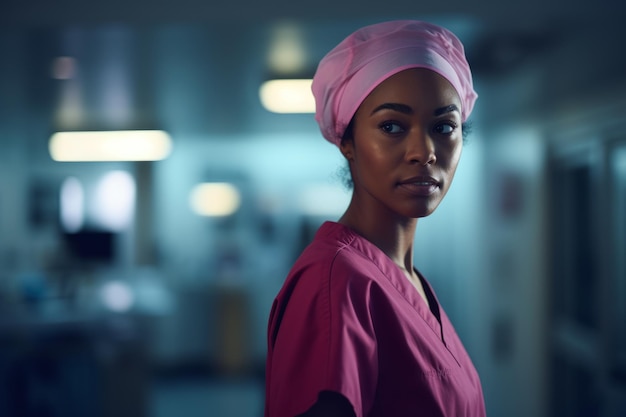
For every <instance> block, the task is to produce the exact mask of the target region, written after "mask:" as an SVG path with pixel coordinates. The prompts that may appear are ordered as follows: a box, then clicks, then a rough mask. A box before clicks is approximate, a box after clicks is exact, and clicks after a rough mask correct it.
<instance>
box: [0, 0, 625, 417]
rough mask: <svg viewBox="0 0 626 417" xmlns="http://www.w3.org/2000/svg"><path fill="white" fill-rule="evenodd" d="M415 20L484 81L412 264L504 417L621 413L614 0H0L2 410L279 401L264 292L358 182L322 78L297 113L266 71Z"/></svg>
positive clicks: (249, 414)
mask: <svg viewBox="0 0 626 417" xmlns="http://www.w3.org/2000/svg"><path fill="white" fill-rule="evenodd" d="M383 9H384V10H383ZM403 18H414V19H425V20H430V21H433V22H434V23H438V24H441V25H444V26H446V27H448V28H449V29H451V30H452V31H453V32H455V33H456V34H457V35H458V36H459V37H460V38H461V40H462V41H463V42H464V44H465V45H466V52H467V55H468V59H469V62H470V64H471V66H472V68H473V71H474V78H475V84H476V90H477V91H478V93H479V99H478V102H477V106H476V109H475V111H474V113H473V115H472V123H473V131H472V133H471V135H470V136H469V141H468V144H467V145H466V146H465V148H464V153H463V157H462V160H461V163H460V165H459V168H458V170H457V175H456V178H455V181H454V184H453V185H452V188H451V189H450V192H449V193H448V196H447V197H446V200H444V202H443V203H442V205H441V206H440V207H439V208H438V210H437V211H436V212H435V214H433V215H432V216H431V217H429V218H426V219H422V220H420V223H419V226H418V229H417V234H416V242H415V261H416V265H417V266H418V267H419V268H420V270H421V271H422V272H423V273H424V274H425V275H426V276H428V277H429V279H430V281H431V282H432V284H433V286H434V287H435V289H436V291H437V293H438V294H439V296H440V301H441V302H442V303H443V304H444V305H445V306H446V311H447V312H448V314H449V315H450V317H451V319H452V321H453V322H454V323H455V326H456V328H457V331H458V333H459V335H460V336H461V338H462V339H463V340H464V343H465V345H466V347H467V350H468V352H469V353H470V355H471V356H472V358H473V360H474V363H475V364H476V367H477V368H478V370H479V373H480V375H481V378H482V382H483V387H484V390H485V398H486V402H487V409H488V415H490V416H495V417H498V416H506V417H526V416H537V417H583V416H584V417H623V416H625V415H626V261H625V259H626V134H625V133H624V132H626V121H625V119H624V114H625V113H626V78H625V74H626V54H623V53H620V52H621V50H620V49H619V48H620V46H619V43H620V42H619V40H621V39H624V38H625V37H626V25H624V24H623V22H624V19H625V18H626V6H625V5H623V4H622V3H619V2H616V1H611V0H600V1H596V2H594V3H593V5H592V7H591V6H589V5H588V4H587V3H585V2H582V0H580V1H572V2H569V3H567V4H566V5H563V4H561V3H559V2H545V1H540V0H525V1H514V2H496V1H494V0H477V1H474V2H465V1H461V0H453V1H452V2H446V3H445V4H444V3H440V2H410V1H407V0H398V1H393V0H392V1H388V2H385V6H384V7H383V8H381V3H380V2H374V1H371V0H365V1H359V2H331V1H325V0H321V1H317V2H315V3H310V4H309V3H302V2H287V1H281V0H272V1H270V2H269V3H268V2H253V1H250V0H249V1H246V2H232V1H231V2H222V3H219V4H209V3H207V2H199V1H196V0H179V1H177V2H175V3H174V2H170V3H167V2H156V3H155V2H152V1H148V0H130V1H128V0H124V1H122V0H112V1H109V2H105V3H98V2H96V3H93V2H81V1H78V0H64V1H61V2H33V1H30V0H27V1H21V2H18V1H13V0H9V1H3V2H2V4H0V178H1V179H2V180H1V181H0V416H3V417H4V416H6V417H18V416H19V417H22V416H24V417H31V416H38V417H39V416H63V417H74V416H76V417H78V416H80V417H82V416H86V415H89V416H100V417H109V416H110V417H124V416H133V417H142V416H144V417H170V416H181V415H182V416H185V417H195V416H217V417H230V416H233V417H253V416H257V417H260V416H262V414H263V405H264V404H263V401H264V379H263V378H264V361H265V349H266V345H265V343H266V337H265V331H266V324H267V318H268V315H269V311H270V308H271V304H272V301H273V297H274V296H275V294H276V292H277V291H278V289H279V288H280V285H281V283H282V281H283V279H284V278H285V276H286V274H287V271H288V270H289V268H290V266H291V264H292V262H293V261H294V260H295V258H296V256H298V254H299V253H300V251H301V250H302V249H303V248H304V246H305V245H306V244H307V243H308V242H309V241H310V239H311V237H312V235H313V233H314V232H315V230H316V229H317V227H318V226H319V225H320V224H321V223H322V222H323V221H324V220H325V219H337V218H338V217H339V216H340V215H341V213H342V212H343V210H344V208H345V207H346V206H347V204H348V201H349V198H350V193H349V191H348V190H347V189H346V188H344V186H343V182H342V179H343V173H342V172H343V169H344V161H342V158H341V155H340V154H339V152H338V151H337V149H336V148H335V147H334V146H333V145H330V144H329V143H327V142H326V141H325V140H324V139H323V138H322V136H321V134H320V133H319V129H318V127H317V124H316V123H315V120H314V119H313V115H312V114H311V113H310V112H311V111H312V110H311V107H310V104H311V103H310V102H307V100H309V99H310V98H311V97H310V96H307V94H306V93H307V92H306V89H305V94H304V95H296V94H295V91H296V90H295V89H292V88H291V87H290V88H289V90H288V91H289V93H290V94H287V95H285V97H286V98H290V99H296V100H303V102H300V101H299V102H300V103H303V106H304V107H301V108H296V104H293V103H294V102H291V104H284V103H273V104H270V103H269V102H268V100H270V99H277V98H280V97H282V93H281V94H279V93H276V92H268V91H267V90H266V89H267V88H270V87H269V86H271V83H270V84H267V83H268V82H272V83H274V82H277V81H284V82H295V80H299V81H297V82H298V84H303V85H305V86H306V85H307V83H309V81H308V80H310V78H311V77H312V75H313V73H314V71H315V68H316V65H317V62H318V61H319V60H320V59H321V58H322V57H323V56H324V54H325V53H326V52H328V51H329V50H330V49H331V48H332V47H333V46H335V45H336V44H337V43H338V42H339V41H340V40H341V39H343V38H344V37H345V36H347V35H348V34H349V33H351V32H352V31H353V30H355V29H356V28H358V27H361V26H363V25H366V24H369V23H375V22H379V21H381V20H387V19H403ZM264 86H265V87H264ZM307 103H308V106H309V107H308V108H307V107H306V106H307ZM275 106H276V107H275ZM280 106H282V108H281V107H280ZM285 106H286V107H285ZM285 111H286V112H285ZM146 133H148V134H149V135H148V136H147V137H146V136H145V134H146ZM64 135H65V139H64ZM77 135H81V136H80V137H78V138H77ZM120 135H122V136H120ZM129 135H130V136H129ZM137 135H139V136H137ZM88 142H89V146H83V145H86V144H87V143H88ZM63 143H65V144H68V143H69V144H70V145H71V148H70V151H71V153H70V154H69V156H68V154H67V153H65V156H57V155H59V154H58V153H57V152H61V150H59V148H58V146H61V145H62V146H63V147H64V146H65V145H63ZM72 143H73V145H72ZM77 143H78V144H80V145H81V146H79V147H76V146H74V145H76V144H77ZM64 149H65V151H64V152H67V148H64ZM98 149H100V151H102V152H98V153H93V151H95V150H98ZM77 150H83V151H85V150H87V151H89V154H88V155H85V154H83V155H80V156H77V154H76V153H75V152H76V151H77ZM144 151H154V152H152V153H151V154H150V155H148V156H146V154H145V153H144ZM103 152H104V153H103Z"/></svg>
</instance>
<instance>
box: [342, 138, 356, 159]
mask: <svg viewBox="0 0 626 417" xmlns="http://www.w3.org/2000/svg"><path fill="white" fill-rule="evenodd" d="M339 150H340V151H341V153H342V154H343V156H344V158H346V159H347V160H348V161H352V159H353V156H354V142H353V141H352V140H342V141H341V143H340V144H339Z"/></svg>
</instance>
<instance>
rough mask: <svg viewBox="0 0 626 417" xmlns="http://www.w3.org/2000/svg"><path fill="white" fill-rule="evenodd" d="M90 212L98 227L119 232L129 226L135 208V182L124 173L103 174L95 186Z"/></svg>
mask: <svg viewBox="0 0 626 417" xmlns="http://www.w3.org/2000/svg"><path fill="white" fill-rule="evenodd" d="M90 208H91V211H92V213H93V214H94V218H95V219H96V220H97V222H98V223H99V225H101V226H103V227H104V228H106V229H107V230H111V231H115V232H121V231H123V230H125V229H126V228H128V227H129V226H130V225H131V222H132V219H133V212H134V208H135V180H134V179H133V177H132V176H131V175H130V174H129V173H127V172H125V171H111V172H109V173H107V174H105V175H104V176H103V177H102V179H101V180H100V181H99V183H98V184H97V186H96V189H95V193H94V196H93V199H92V201H91V207H90Z"/></svg>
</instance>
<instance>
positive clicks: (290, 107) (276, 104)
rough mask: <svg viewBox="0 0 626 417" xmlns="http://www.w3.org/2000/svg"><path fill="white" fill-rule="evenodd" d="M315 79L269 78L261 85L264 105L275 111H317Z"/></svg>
mask: <svg viewBox="0 0 626 417" xmlns="http://www.w3.org/2000/svg"><path fill="white" fill-rule="evenodd" d="M312 81H313V80H305V79H297V80H269V81H266V82H264V83H263V84H262V85H261V88H260V90H259V96H260V98H261V103H262V104H263V107H265V108H266V109H267V110H269V111H271V112H274V113H315V99H314V98H313V93H312V92H311V83H312Z"/></svg>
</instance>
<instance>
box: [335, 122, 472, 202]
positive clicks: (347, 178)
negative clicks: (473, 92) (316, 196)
mask: <svg viewBox="0 0 626 417" xmlns="http://www.w3.org/2000/svg"><path fill="white" fill-rule="evenodd" d="M472 127H473V124H472V121H471V120H468V121H465V122H464V123H463V124H461V133H462V135H463V144H464V145H466V144H467V142H468V140H467V138H468V137H469V135H470V133H471V132H472ZM353 130H354V117H353V118H352V120H350V123H348V126H347V127H346V130H345V131H344V132H343V135H342V136H341V144H342V145H343V144H344V143H345V142H346V141H349V140H353V139H354V135H353V133H354V132H353ZM337 176H338V177H339V179H340V180H341V182H342V183H343V185H344V187H346V188H347V189H349V190H351V189H352V188H354V182H353V181H352V173H351V172H350V166H349V164H348V163H347V161H346V163H345V164H344V165H343V166H342V167H341V168H339V170H338V172H337Z"/></svg>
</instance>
